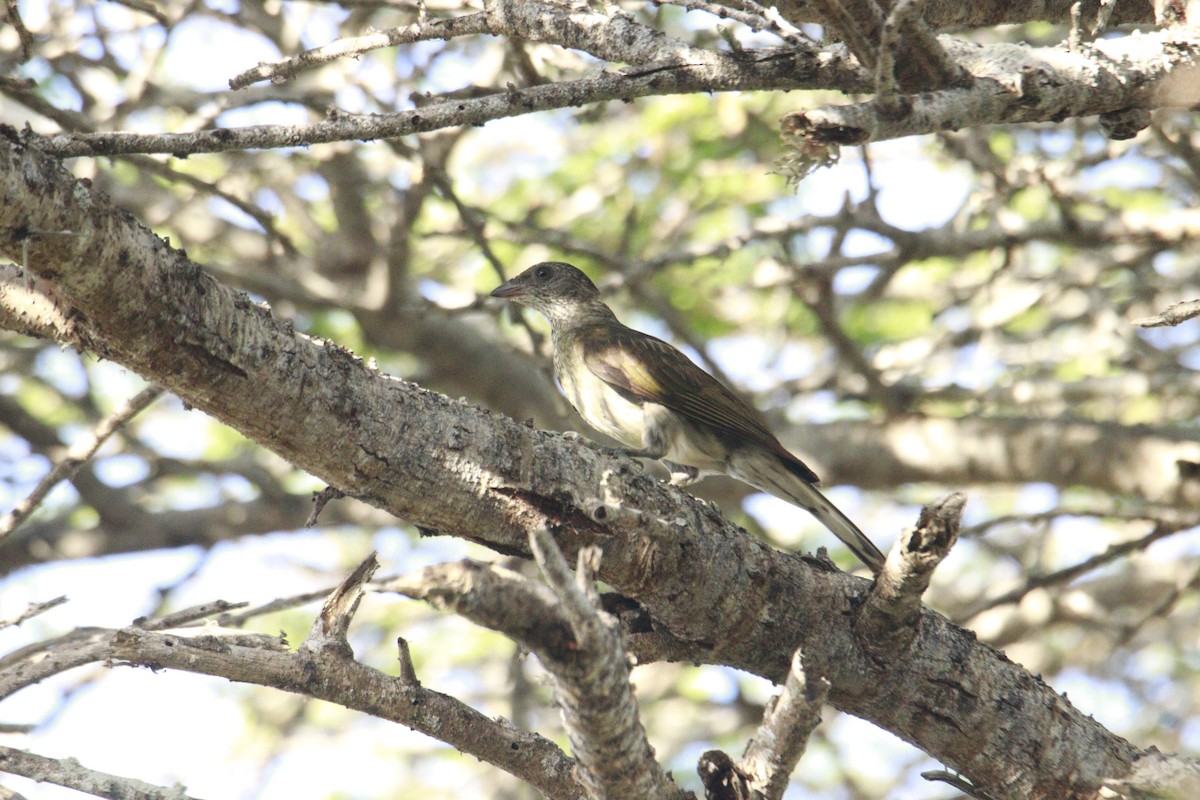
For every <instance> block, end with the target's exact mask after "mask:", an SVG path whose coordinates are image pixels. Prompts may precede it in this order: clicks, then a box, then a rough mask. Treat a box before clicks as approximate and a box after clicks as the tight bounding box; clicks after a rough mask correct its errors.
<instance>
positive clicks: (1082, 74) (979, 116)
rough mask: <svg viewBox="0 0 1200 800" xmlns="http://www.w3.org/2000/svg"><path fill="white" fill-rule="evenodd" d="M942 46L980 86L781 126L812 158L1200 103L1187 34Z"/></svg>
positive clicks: (838, 109)
mask: <svg viewBox="0 0 1200 800" xmlns="http://www.w3.org/2000/svg"><path fill="white" fill-rule="evenodd" d="M941 42H942V44H943V46H945V47H946V49H947V51H948V53H949V56H950V58H952V59H953V60H954V61H955V62H956V63H957V64H959V65H960V66H962V67H963V68H965V69H966V70H967V72H969V73H970V74H971V75H972V76H973V81H972V82H971V85H970V86H969V88H950V89H942V90H938V91H932V92H924V93H921V94H916V95H905V96H903V97H902V98H892V99H885V98H876V99H873V100H870V101H867V102H865V103H855V104H850V105H839V106H826V107H824V108H818V109H813V110H811V111H797V112H792V113H790V114H787V115H785V116H784V118H783V120H782V125H783V131H784V134H785V137H787V138H788V139H790V145H791V146H792V147H794V148H795V149H796V150H797V151H799V152H801V153H803V152H806V151H807V150H809V149H812V148H816V147H826V146H835V145H859V144H865V143H867V142H876V141H882V140H885V139H896V138H900V137H903V136H914V135H917V134H923V133H937V132H939V131H946V130H960V129H962V128H969V127H973V126H976V125H990V124H996V123H1002V122H1003V123H1015V122H1061V121H1062V120H1064V119H1068V118H1070V117H1087V116H1095V115H1098V114H1104V113H1108V112H1117V111H1124V110H1125V109H1129V108H1165V107H1190V106H1192V105H1194V104H1195V103H1196V102H1197V100H1198V99H1200V98H1198V96H1197V90H1196V86H1197V83H1196V78H1195V74H1196V73H1195V70H1196V68H1195V66H1194V60H1195V55H1196V53H1197V51H1198V50H1200V44H1197V42H1196V41H1195V40H1194V39H1190V38H1187V37H1186V36H1185V35H1184V34H1183V33H1182V32H1181V31H1178V30H1168V31H1159V32H1156V33H1150V34H1146V35H1144V36H1137V37H1131V36H1126V37H1121V38H1116V39H1101V40H1099V41H1096V42H1094V43H1093V44H1092V45H1091V46H1089V47H1088V48H1087V49H1085V50H1082V51H1079V52H1067V51H1065V50H1064V49H1062V48H1032V47H1023V46H1018V45H1011V44H1002V45H987V46H982V47H981V46H979V45H975V44H968V43H966V42H964V41H961V40H955V39H952V38H950V37H945V36H943V37H942V38H941ZM898 99H902V100H903V104H902V105H900V106H897V103H896V100H898Z"/></svg>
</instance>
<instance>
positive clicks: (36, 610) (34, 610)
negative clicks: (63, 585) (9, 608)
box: [0, 594, 67, 628]
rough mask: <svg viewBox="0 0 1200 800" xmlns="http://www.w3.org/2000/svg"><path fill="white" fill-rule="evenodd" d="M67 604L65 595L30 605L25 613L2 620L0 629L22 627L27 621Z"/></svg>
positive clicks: (0, 620)
mask: <svg viewBox="0 0 1200 800" xmlns="http://www.w3.org/2000/svg"><path fill="white" fill-rule="evenodd" d="M65 602H67V596H66V595H65V594H64V595H60V596H58V597H56V598H54V599H53V600H45V601H43V602H41V603H30V604H29V605H28V606H26V608H25V610H24V611H21V612H19V613H17V614H16V615H15V616H12V617H9V618H8V619H0V628H9V627H12V626H13V625H20V624H21V623H22V622H24V621H25V620H27V619H29V618H31V617H36V616H37V615H38V614H42V613H44V612H46V611H49V610H50V609H52V608H54V607H55V606H61V605H62V604H63V603H65Z"/></svg>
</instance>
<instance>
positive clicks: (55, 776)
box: [0, 745, 190, 800]
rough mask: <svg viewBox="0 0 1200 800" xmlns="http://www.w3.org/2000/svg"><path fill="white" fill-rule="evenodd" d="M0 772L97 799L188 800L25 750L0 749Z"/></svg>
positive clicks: (175, 791)
mask: <svg viewBox="0 0 1200 800" xmlns="http://www.w3.org/2000/svg"><path fill="white" fill-rule="evenodd" d="M0 770H3V771H4V772H8V773H11V774H13V775H21V776H23V777H26V778H32V779H33V780H35V781H38V782H39V783H53V784H55V785H57V786H65V787H67V788H68V789H75V790H77V791H80V792H86V793H87V794H93V795H96V796H97V797H108V798H121V799H122V800H123V799H124V798H129V799H130V800H189V798H190V795H188V794H187V793H186V792H185V791H184V788H183V787H182V786H174V787H172V788H169V789H168V788H166V787H163V786H155V785H153V784H150V783H146V782H145V781H139V780H137V779H136V778H126V777H123V776H121V775H113V774H111V773H108V772H99V771H97V770H94V769H88V768H87V767H85V766H83V765H82V764H80V763H79V762H78V761H76V760H75V759H73V758H64V759H57V758H47V757H46V756H40V755H37V754H35V753H30V752H28V751H25V750H17V749H15V748H12V747H5V746H4V745H0Z"/></svg>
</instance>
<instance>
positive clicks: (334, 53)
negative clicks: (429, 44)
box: [229, 11, 489, 90]
mask: <svg viewBox="0 0 1200 800" xmlns="http://www.w3.org/2000/svg"><path fill="white" fill-rule="evenodd" d="M488 32H489V27H488V21H487V14H486V13H484V12H482V11H478V12H476V13H474V14H464V15H462V16H458V17H446V18H444V19H435V20H431V21H426V20H418V21H417V22H416V23H414V24H412V25H405V26H404V27H402V28H391V29H390V30H386V31H377V32H375V33H369V34H367V35H365V36H353V37H350V38H347V39H339V40H338V41H336V42H333V43H332V44H327V45H325V46H324V47H316V48H313V49H312V50H305V51H304V52H303V53H300V54H299V55H296V56H292V57H291V58H287V59H284V60H283V61H276V62H274V63H271V64H267V63H263V64H259V65H258V66H257V67H255V68H254V69H249V70H246V71H245V72H243V73H241V74H240V75H237V76H235V77H233V78H231V79H230V80H229V88H230V89H234V90H237V89H245V88H246V87H247V86H250V85H251V84H255V83H258V82H259V81H266V80H269V81H271V82H273V83H284V82H285V81H288V80H291V79H292V78H294V77H296V76H297V75H299V74H300V73H301V72H303V71H305V70H308V69H312V68H313V67H317V66H320V65H321V64H328V63H329V62H331V61H336V60H338V59H340V58H357V57H358V56H361V55H362V54H363V53H369V52H370V51H372V50H378V49H380V48H383V47H395V46H396V45H400V44H412V43H414V42H424V41H429V40H431V39H452V38H454V37H456V36H469V35H472V34H482V33H488Z"/></svg>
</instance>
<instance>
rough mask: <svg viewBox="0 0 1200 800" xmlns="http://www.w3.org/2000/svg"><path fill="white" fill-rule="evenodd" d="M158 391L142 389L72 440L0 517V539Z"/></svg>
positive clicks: (156, 395) (74, 471) (155, 398)
mask: <svg viewBox="0 0 1200 800" xmlns="http://www.w3.org/2000/svg"><path fill="white" fill-rule="evenodd" d="M162 393H163V390H162V389H160V388H159V387H157V386H149V387H147V388H145V389H143V390H142V391H140V392H138V393H137V394H136V395H134V396H133V397H132V398H130V399H129V400H128V401H126V402H125V403H124V404H122V405H121V406H120V407H119V408H117V409H116V410H115V411H113V412H112V413H111V414H109V415H108V416H107V417H105V418H104V419H103V420H101V422H100V424H99V425H97V426H96V429H95V430H94V431H92V433H91V435H90V436H87V437H85V438H83V439H81V440H80V441H78V442H76V443H75V444H73V445H72V446H71V447H70V449H69V450H67V454H66V457H64V458H63V459H62V460H61V461H59V462H58V463H57V464H55V465H54V467H53V468H51V470H50V472H49V473H47V474H46V476H45V477H43V478H42V479H41V481H39V482H38V485H37V486H35V487H34V489H33V491H32V492H30V493H29V496H27V497H26V498H25V499H24V500H22V501H21V502H19V503H17V505H16V507H15V508H14V509H13V510H12V511H10V512H8V513H7V514H5V515H4V516H3V517H0V541H3V540H4V538H5V537H6V536H8V535H9V534H10V533H12V532H13V531H15V530H16V529H17V528H18V527H20V525H21V523H23V522H24V521H25V520H26V519H28V517H29V515H30V514H32V513H33V511H34V510H35V509H36V508H37V507H38V506H39V505H40V504H41V502H42V501H43V500H45V499H46V495H47V494H49V493H50V490H51V489H53V488H54V487H55V486H57V485H58V484H59V483H60V482H62V481H64V480H68V479H69V478H70V477H71V476H73V475H74V474H75V473H76V472H78V471H79V468H80V467H82V466H83V465H84V463H85V462H86V461H87V460H88V459H89V458H91V457H92V455H94V454H95V452H96V451H97V450H99V449H100V446H101V445H103V444H104V443H105V442H106V441H108V438H109V437H110V436H112V435H113V434H114V433H116V432H117V431H118V430H120V429H121V427H122V426H124V425H125V424H126V423H127V422H129V420H131V419H133V418H134V417H135V416H137V415H138V414H139V413H140V412H141V411H142V410H144V409H145V408H146V407H147V406H148V405H150V404H151V403H153V402H154V401H155V400H157V399H158V398H159V397H161V396H162Z"/></svg>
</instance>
